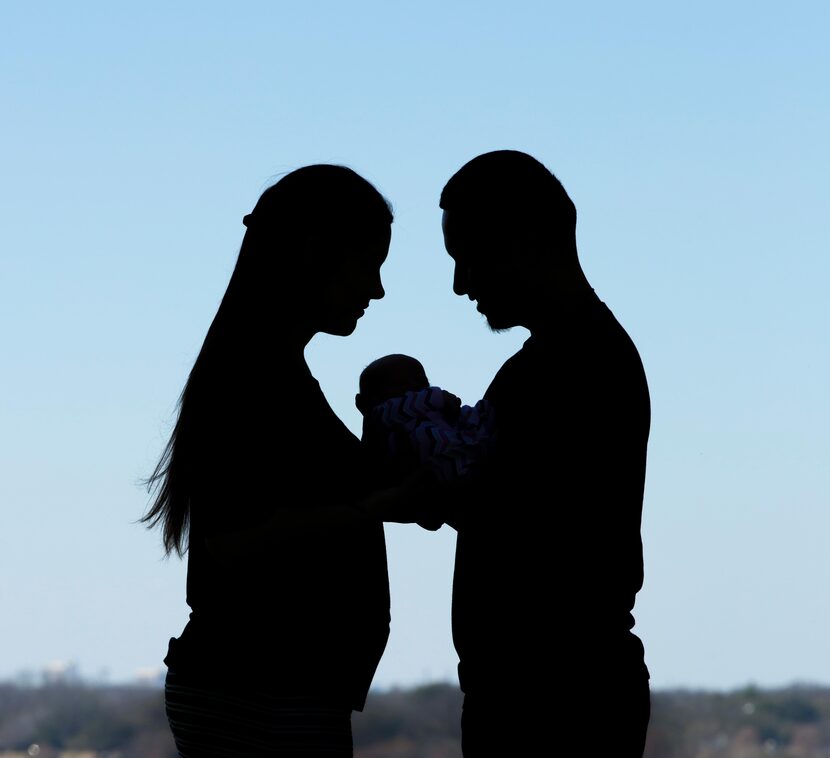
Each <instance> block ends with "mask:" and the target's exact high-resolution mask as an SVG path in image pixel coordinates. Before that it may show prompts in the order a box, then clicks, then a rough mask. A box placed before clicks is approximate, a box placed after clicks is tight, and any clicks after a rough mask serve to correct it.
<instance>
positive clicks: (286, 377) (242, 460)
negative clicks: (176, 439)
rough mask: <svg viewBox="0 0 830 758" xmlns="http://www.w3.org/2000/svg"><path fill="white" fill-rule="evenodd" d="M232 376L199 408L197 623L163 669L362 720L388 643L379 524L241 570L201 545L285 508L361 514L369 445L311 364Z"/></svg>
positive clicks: (190, 583)
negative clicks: (352, 508) (345, 711)
mask: <svg viewBox="0 0 830 758" xmlns="http://www.w3.org/2000/svg"><path fill="white" fill-rule="evenodd" d="M235 368H236V369H238V371H234V372H228V373H229V374H233V375H232V376H228V377H227V378H226V380H225V381H224V387H223V390H222V391H217V392H216V396H215V397H212V398H195V399H194V403H199V404H200V405H201V407H199V409H198V410H199V411H200V412H199V413H198V414H196V415H197V416H198V419H199V423H198V425H194V426H193V427H192V434H193V438H192V440H191V441H192V443H193V447H194V449H195V450H196V451H197V452H196V454H195V455H194V456H193V460H192V464H191V467H192V472H193V481H194V482H195V484H194V486H193V495H192V502H191V531H190V548H189V554H188V571H187V603H188V605H189V606H190V608H191V610H192V612H191V614H190V621H189V622H188V624H187V626H186V627H185V629H184V631H183V633H182V634H181V636H180V637H179V638H178V639H175V638H174V639H171V641H170V648H169V651H168V655H167V657H166V658H165V663H166V664H167V665H168V666H169V667H170V668H171V669H172V670H174V671H176V672H177V673H183V674H188V675H190V676H193V677H197V678H205V679H206V680H207V681H218V682H222V683H225V684H230V685H235V684H239V685H244V686H253V687H256V688H262V689H268V690H269V691H271V692H272V693H275V694H285V695H306V696H308V695H310V696H313V697H319V698H321V699H324V700H328V701H332V702H335V703H340V704H343V705H346V706H347V707H350V708H352V709H354V710H361V709H362V708H363V705H364V702H365V699H366V694H367V692H368V690H369V685H370V684H371V681H372V677H373V676H374V673H375V669H376V667H377V664H378V662H379V661H380V657H381V655H382V653H383V650H384V647H385V645H386V640H387V638H388V635H389V621H390V617H389V583H388V575H387V566H386V546H385V542H384V532H383V525H382V523H380V522H372V521H367V520H363V519H356V520H355V521H354V522H351V523H349V524H348V525H338V526H321V527H319V528H315V529H314V530H311V531H309V532H304V533H302V534H289V535H286V538H285V540H280V541H278V542H274V543H273V545H272V546H271V547H267V548H265V549H264V550H260V551H259V552H257V553H254V552H252V554H251V555H250V556H245V557H242V558H235V559H233V560H229V559H228V560H224V561H218V560H217V559H215V558H214V557H213V556H212V555H211V553H209V552H208V550H207V548H206V545H205V539H206V537H209V536H210V535H212V534H216V533H223V532H232V531H234V530H238V529H251V528H255V527H256V526H257V525H258V524H263V523H265V522H266V521H267V520H268V519H269V518H270V517H271V516H272V515H273V514H274V513H275V512H276V511H277V510H278V509H282V508H284V509H292V508H318V507H321V506H328V505H334V504H339V505H347V506H348V505H350V504H353V503H354V502H355V501H356V500H357V499H358V498H360V497H361V496H363V495H365V494H366V493H367V492H368V491H369V490H370V482H369V475H368V471H369V469H368V466H367V465H366V464H365V462H364V460H363V457H362V456H363V451H362V448H361V445H360V443H359V441H358V439H357V438H356V437H355V436H354V435H353V434H352V433H351V432H350V431H349V430H348V429H347V428H346V427H345V426H344V424H343V423H342V422H341V421H340V419H339V418H338V417H337V416H336V415H335V413H334V412H333V411H332V409H331V408H330V406H329V404H328V402H327V401H326V399H325V397H324V395H323V393H322V391H321V390H320V386H319V384H318V383H317V381H316V380H315V379H314V377H312V376H311V373H310V372H309V370H308V367H307V366H306V365H305V363H304V362H302V361H297V362H296V363H295V364H294V365H288V364H275V365H274V366H273V367H271V368H265V366H250V365H249V366H244V365H236V366H235ZM239 377H244V378H245V379H244V381H243V380H242V379H240V378H239ZM250 377H253V379H251V378H250Z"/></svg>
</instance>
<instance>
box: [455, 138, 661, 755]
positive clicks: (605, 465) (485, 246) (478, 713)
mask: <svg viewBox="0 0 830 758" xmlns="http://www.w3.org/2000/svg"><path fill="white" fill-rule="evenodd" d="M440 205H441V208H443V209H444V216H443V230H444V240H445V245H446V249H447V251H448V253H449V254H450V256H451V257H452V258H453V260H454V261H455V272H454V281H453V289H454V291H455V293H456V294H458V295H467V296H468V297H469V298H470V299H471V300H474V301H476V303H477V310H478V311H479V312H480V313H482V314H483V315H484V316H485V317H486V318H487V322H488V324H489V325H490V327H491V328H492V329H493V330H494V331H500V330H503V329H509V328H510V327H514V326H524V327H526V328H527V329H528V330H530V337H529V339H528V340H527V341H526V342H525V343H524V345H523V347H522V348H521V350H519V352H518V353H516V354H515V355H514V356H512V357H511V358H510V359H509V360H508V361H507V362H506V363H505V364H504V365H503V366H502V368H501V369H500V370H499V371H498V373H497V374H496V376H495V378H494V379H493V381H492V383H491V384H490V386H489V388H488V390H487V392H486V393H485V398H486V399H487V400H488V401H489V403H490V404H491V405H492V407H493V409H494V413H495V419H496V443H495V445H496V446H495V450H494V453H493V456H492V457H491V459H490V460H489V463H488V466H487V467H486V469H485V471H484V472H483V477H482V478H481V479H480V480H479V484H478V486H474V487H471V488H469V489H468V490H467V495H466V498H467V502H466V503H464V502H461V506H460V507H459V508H458V510H457V513H455V514H454V516H453V517H452V518H451V519H449V520H450V521H451V523H453V524H454V525H455V526H456V528H457V530H458V538H457V549H456V561H455V576H454V584H453V609H452V621H453V638H454V642H455V647H456V650H457V651H458V655H459V679H460V682H461V687H462V689H463V691H464V693H465V698H464V709H463V713H462V735H463V748H464V755H465V756H466V757H467V758H475V757H476V756H491V755H558V756H572V755H574V756H575V755H584V756H597V757H599V758H621V757H623V756H624V757H626V758H628V757H632V756H638V757H639V756H641V755H642V751H643V746H644V740H645V733H646V727H647V724H648V718H649V686H648V671H647V669H646V666H645V663H644V656H643V647H642V644H641V642H640V640H639V638H638V637H636V636H635V635H634V634H633V633H632V631H631V629H632V627H633V626H634V619H633V616H632V609H633V607H634V600H635V595H636V593H637V592H638V590H639V589H640V588H641V586H642V581H643V558H642V543H641V539H640V518H641V511H642V500H643V488H644V481H645V470H646V447H647V440H648V433H649V425H650V408H649V395H648V388H647V384H646V377H645V374H644V371H643V367H642V364H641V362H640V357H639V355H638V353H637V350H636V348H635V346H634V344H633V343H632V341H631V339H630V338H629V336H628V335H627V333H626V332H625V331H624V330H623V328H622V327H621V326H620V324H619V323H618V322H617V320H616V319H615V317H614V316H613V315H612V313H611V311H610V310H609V309H608V308H607V307H606V306H605V304H604V303H603V302H601V301H600V299H599V298H598V297H597V295H596V294H595V292H594V290H593V289H592V287H591V286H590V284H589V282H588V280H587V279H586V278H585V275H584V273H583V271H582V268H581V266H580V263H579V260H578V257H577V248H576V238H575V227H576V210H575V207H574V205H573V203H572V202H571V199H570V198H569V197H568V195H567V193H566V192H565V190H564V188H563V187H562V185H561V184H560V183H559V181H558V180H557V179H556V177H555V176H554V175H553V174H552V173H551V172H550V171H549V170H548V169H547V168H545V166H543V165H542V164H541V163H539V162H538V161H537V160H535V159H534V158H532V157H530V156H529V155H526V154H524V153H520V152H516V151H507V150H505V151H497V152H492V153H487V154H484V155H481V156H479V157H477V158H474V159H473V160H471V161H470V162H469V163H467V164H466V165H465V166H463V167H462V168H461V169H460V170H459V171H458V172H457V173H456V174H455V175H454V176H453V177H452V178H451V179H450V180H449V182H448V183H447V185H446V186H445V187H444V190H443V192H442V194H441V202H440Z"/></svg>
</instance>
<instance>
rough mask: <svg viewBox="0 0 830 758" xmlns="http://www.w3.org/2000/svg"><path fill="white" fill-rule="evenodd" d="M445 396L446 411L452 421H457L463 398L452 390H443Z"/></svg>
mask: <svg viewBox="0 0 830 758" xmlns="http://www.w3.org/2000/svg"><path fill="white" fill-rule="evenodd" d="M441 393H442V395H443V396H444V412H445V413H446V415H447V419H448V420H449V421H450V422H455V421H456V420H457V418H458V414H459V413H460V412H461V398H460V397H457V396H456V395H453V394H452V392H448V391H447V390H441Z"/></svg>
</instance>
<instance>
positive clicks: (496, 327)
mask: <svg viewBox="0 0 830 758" xmlns="http://www.w3.org/2000/svg"><path fill="white" fill-rule="evenodd" d="M484 318H485V319H486V320H487V326H488V327H489V328H490V331H491V332H494V333H495V334H501V333H502V332H509V331H510V330H511V329H512V328H513V327H514V326H516V325H515V324H512V323H510V322H509V321H506V320H504V319H498V318H496V317H494V316H487V315H486V314H485V316H484Z"/></svg>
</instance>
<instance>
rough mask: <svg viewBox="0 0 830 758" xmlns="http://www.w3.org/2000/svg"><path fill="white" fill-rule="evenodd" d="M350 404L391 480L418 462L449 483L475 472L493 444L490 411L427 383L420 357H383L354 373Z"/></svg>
mask: <svg viewBox="0 0 830 758" xmlns="http://www.w3.org/2000/svg"><path fill="white" fill-rule="evenodd" d="M359 389H360V391H359V392H358V394H357V395H356V396H355V405H356V406H357V409H358V410H359V411H360V412H361V414H363V442H364V443H365V444H366V445H367V446H368V448H369V450H370V453H371V454H372V455H373V456H374V457H375V459H376V460H378V461H379V462H380V464H381V466H382V467H383V469H384V470H385V471H386V474H387V476H388V478H389V479H390V480H391V481H392V482H397V481H401V480H402V479H403V478H405V477H406V476H407V474H410V473H412V472H413V471H415V470H416V469H417V468H418V467H419V466H425V467H427V468H428V469H430V470H431V471H432V472H433V473H434V474H435V475H436V476H437V477H438V478H439V479H441V480H443V481H453V480H455V479H458V478H462V477H466V476H469V475H471V474H473V473H474V472H475V468H476V466H477V465H478V464H480V463H481V461H482V460H483V459H484V458H486V456H487V454H488V452H489V450H490V448H491V446H492V444H493V442H494V433H493V411H492V408H491V407H490V405H489V403H488V402H487V401H486V400H479V402H477V403H476V404H475V406H472V407H471V406H469V405H462V404H461V400H460V399H459V398H457V397H456V396H455V395H453V394H452V393H450V392H447V391H446V390H442V389H441V388H440V387H435V386H433V385H430V383H429V380H428V379H427V375H426V372H425V371H424V367H423V366H422V365H421V363H420V361H418V360H416V359H415V358H412V357H410V356H408V355H400V354H393V355H386V356H383V357H382V358H378V359H377V360H375V361H373V362H372V363H370V364H369V365H368V366H367V367H366V368H365V369H364V370H363V371H362V372H361V374H360V381H359Z"/></svg>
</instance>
